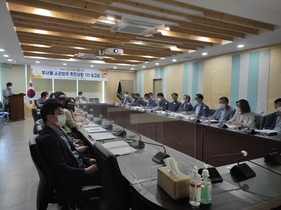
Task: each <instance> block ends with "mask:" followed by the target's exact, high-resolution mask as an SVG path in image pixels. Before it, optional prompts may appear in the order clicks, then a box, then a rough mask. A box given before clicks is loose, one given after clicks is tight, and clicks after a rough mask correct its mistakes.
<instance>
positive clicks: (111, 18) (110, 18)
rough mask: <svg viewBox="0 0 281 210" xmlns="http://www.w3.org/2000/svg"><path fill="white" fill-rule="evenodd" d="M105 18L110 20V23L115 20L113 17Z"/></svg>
mask: <svg viewBox="0 0 281 210" xmlns="http://www.w3.org/2000/svg"><path fill="white" fill-rule="evenodd" d="M106 18H107V20H111V21H113V20H115V17H112V16H107V17H106Z"/></svg>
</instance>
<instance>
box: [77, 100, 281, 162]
mask: <svg viewBox="0 0 281 210" xmlns="http://www.w3.org/2000/svg"><path fill="white" fill-rule="evenodd" d="M80 107H84V110H89V109H92V110H93V112H94V116H95V117H100V116H103V117H104V118H107V119H109V120H110V121H113V122H114V123H116V124H119V125H121V126H123V127H124V128H126V129H128V130H132V131H135V132H137V133H139V134H141V135H143V136H146V137H148V138H150V139H153V140H154V141H156V142H158V143H160V144H164V145H166V146H169V147H171V148H173V149H175V150H177V151H180V152H182V153H184V154H187V155H189V156H191V157H194V158H196V159H198V160H201V161H204V162H205V161H206V160H208V159H209V158H210V157H212V156H215V155H220V154H228V153H237V152H240V151H241V150H246V151H247V152H248V158H250V159H256V158H261V157H264V156H265V155H266V154H267V153H269V152H270V151H271V150H272V148H277V149H279V151H281V136H280V135H274V136H264V135H260V134H255V135H253V134H247V133H245V132H244V130H243V129H231V128H219V127H218V125H217V123H211V124H210V123H206V122H205V121H202V122H197V121H194V120H190V119H188V117H185V116H179V115H177V114H176V113H168V112H151V110H150V109H147V110H144V109H141V108H139V107H120V106H113V105H110V104H84V105H83V104H82V105H80ZM238 159H239V157H238V156H231V157H225V158H212V159H210V162H209V163H210V164H211V165H214V166H221V165H226V164H230V163H234V162H236V161H238Z"/></svg>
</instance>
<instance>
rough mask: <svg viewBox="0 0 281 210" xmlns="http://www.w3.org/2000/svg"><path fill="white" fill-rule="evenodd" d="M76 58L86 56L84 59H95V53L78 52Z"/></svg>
mask: <svg viewBox="0 0 281 210" xmlns="http://www.w3.org/2000/svg"><path fill="white" fill-rule="evenodd" d="M77 57H78V58H86V59H95V58H96V55H95V54H91V53H80V52H79V53H78V54H77Z"/></svg>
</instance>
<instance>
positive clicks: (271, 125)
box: [264, 98, 281, 133]
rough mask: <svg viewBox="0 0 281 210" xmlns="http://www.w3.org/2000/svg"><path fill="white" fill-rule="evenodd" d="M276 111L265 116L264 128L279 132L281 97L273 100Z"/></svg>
mask: <svg viewBox="0 0 281 210" xmlns="http://www.w3.org/2000/svg"><path fill="white" fill-rule="evenodd" d="M274 107H275V109H276V112H273V113H271V114H269V115H266V116H265V125H264V128H265V129H271V130H276V131H278V133H281V98H277V99H276V100H275V101H274Z"/></svg>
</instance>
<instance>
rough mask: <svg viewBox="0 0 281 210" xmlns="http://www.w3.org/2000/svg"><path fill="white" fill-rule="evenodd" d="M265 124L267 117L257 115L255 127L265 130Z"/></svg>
mask: <svg viewBox="0 0 281 210" xmlns="http://www.w3.org/2000/svg"><path fill="white" fill-rule="evenodd" d="M264 124H265V116H262V115H260V114H255V126H256V128H257V129H263V127H264Z"/></svg>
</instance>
